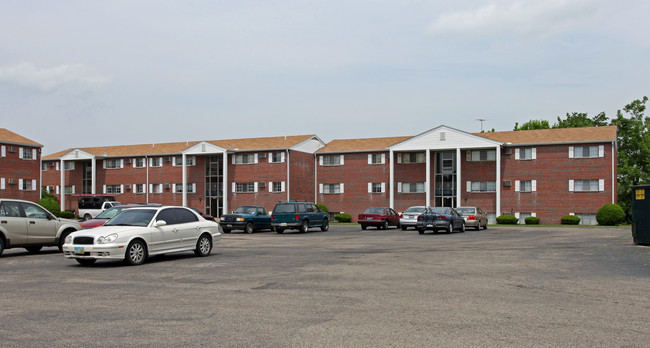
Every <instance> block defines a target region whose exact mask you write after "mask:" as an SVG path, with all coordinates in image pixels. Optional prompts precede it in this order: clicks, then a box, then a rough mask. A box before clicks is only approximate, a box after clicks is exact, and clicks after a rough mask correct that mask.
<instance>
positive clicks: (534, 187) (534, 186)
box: [530, 180, 537, 192]
mask: <svg viewBox="0 0 650 348" xmlns="http://www.w3.org/2000/svg"><path fill="white" fill-rule="evenodd" d="M530 190H531V191H533V192H535V191H537V180H531V181H530Z"/></svg>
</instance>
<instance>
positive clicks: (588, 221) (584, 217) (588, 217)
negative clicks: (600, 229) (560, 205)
mask: <svg viewBox="0 0 650 348" xmlns="http://www.w3.org/2000/svg"><path fill="white" fill-rule="evenodd" d="M573 215H575V216H577V217H579V218H580V223H579V224H580V225H598V221H597V220H596V214H595V213H582V214H580V213H576V214H573Z"/></svg>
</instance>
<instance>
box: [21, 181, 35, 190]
mask: <svg viewBox="0 0 650 348" xmlns="http://www.w3.org/2000/svg"><path fill="white" fill-rule="evenodd" d="M18 181H19V182H18V188H19V189H20V190H22V191H36V180H30V179H19V180H18Z"/></svg>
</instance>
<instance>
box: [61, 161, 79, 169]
mask: <svg viewBox="0 0 650 348" xmlns="http://www.w3.org/2000/svg"><path fill="white" fill-rule="evenodd" d="M57 164H58V163H57ZM63 168H64V169H65V170H74V168H75V162H72V161H67V162H63Z"/></svg>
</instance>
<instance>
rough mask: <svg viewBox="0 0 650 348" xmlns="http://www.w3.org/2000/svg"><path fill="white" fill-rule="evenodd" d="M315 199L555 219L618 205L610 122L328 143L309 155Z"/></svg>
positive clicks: (335, 207)
mask: <svg viewBox="0 0 650 348" xmlns="http://www.w3.org/2000/svg"><path fill="white" fill-rule="evenodd" d="M316 157H317V168H316V181H317V184H318V192H317V195H316V197H317V201H318V202H319V203H323V204H325V205H326V206H328V208H329V209H330V211H335V212H345V213H348V214H350V215H352V216H353V218H355V217H356V216H357V215H358V214H359V213H361V212H363V210H364V209H365V208H367V207H370V206H390V207H392V208H394V209H395V210H397V211H403V210H405V209H406V208H408V207H409V206H413V205H431V206H451V207H456V206H463V205H466V206H479V207H481V208H482V209H483V210H484V211H486V212H487V213H488V216H489V218H490V220H491V222H494V221H495V220H496V217H497V216H498V215H501V214H504V213H505V214H511V215H514V216H516V217H518V218H519V219H520V221H522V222H523V220H524V219H525V218H526V217H528V216H537V217H539V218H540V220H541V223H549V224H552V223H559V222H560V218H561V217H562V216H564V215H571V214H575V215H578V216H580V217H581V218H582V223H585V224H591V223H595V213H596V212H597V210H598V209H599V208H600V207H601V206H603V205H604V204H607V203H615V202H616V198H617V197H616V185H617V181H616V180H617V169H616V163H617V159H616V127H613V126H608V127H588V128H566V129H546V130H531V131H513V132H492V133H475V134H471V133H467V132H464V131H460V130H457V129H454V128H450V127H447V126H440V127H437V128H434V129H431V130H429V131H426V132H424V133H422V134H419V135H416V136H413V137H398V138H373V139H349V140H334V141H332V142H330V143H329V144H328V145H327V146H325V147H323V148H321V149H319V150H318V151H317V152H316Z"/></svg>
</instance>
